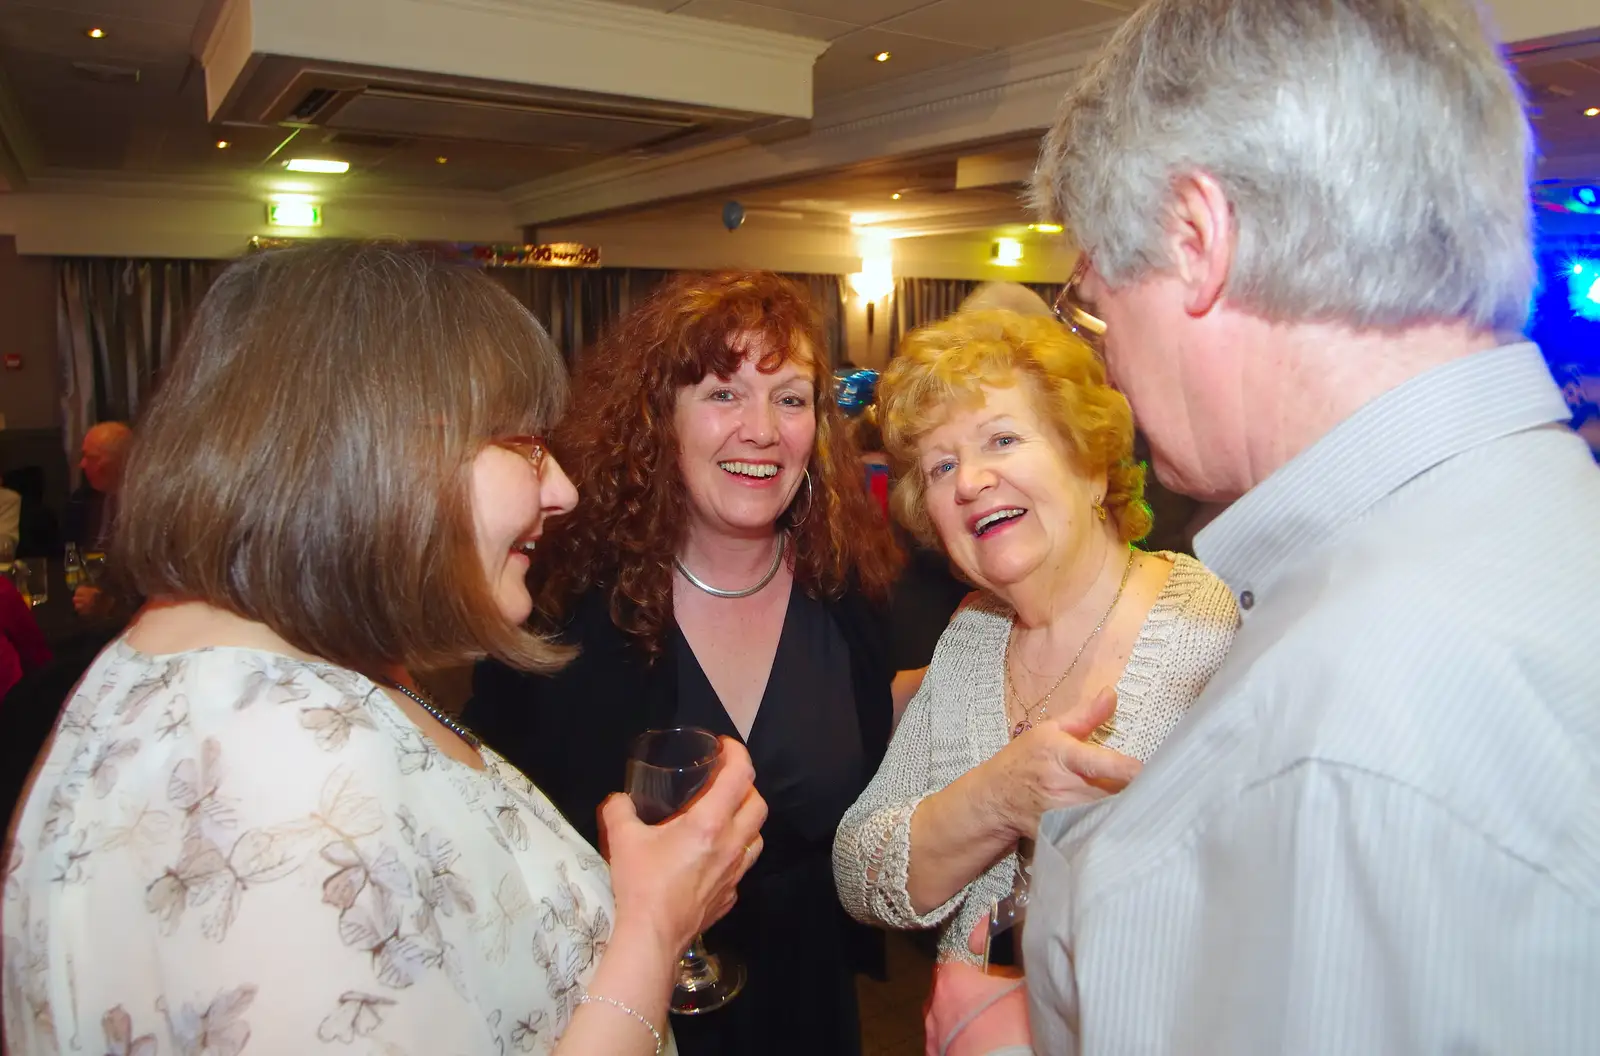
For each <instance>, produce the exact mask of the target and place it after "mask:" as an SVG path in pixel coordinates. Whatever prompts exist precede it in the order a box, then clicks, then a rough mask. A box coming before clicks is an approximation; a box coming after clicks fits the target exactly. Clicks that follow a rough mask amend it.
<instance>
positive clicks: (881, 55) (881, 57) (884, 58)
mask: <svg viewBox="0 0 1600 1056" xmlns="http://www.w3.org/2000/svg"><path fill="white" fill-rule="evenodd" d="M873 58H874V59H877V60H878V61H879V62H888V61H889V58H890V56H889V53H888V52H887V51H880V52H878V54H876V55H874V56H873Z"/></svg>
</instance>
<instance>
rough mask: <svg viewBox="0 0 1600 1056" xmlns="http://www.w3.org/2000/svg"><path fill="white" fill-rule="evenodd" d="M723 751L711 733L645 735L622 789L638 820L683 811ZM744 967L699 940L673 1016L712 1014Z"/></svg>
mask: <svg viewBox="0 0 1600 1056" xmlns="http://www.w3.org/2000/svg"><path fill="white" fill-rule="evenodd" d="M720 751H721V747H720V746H719V745H718V744H717V737H716V735H715V734H714V733H712V732H711V731H710V730H702V729H700V728H699V727H697V726H678V727H675V728H673V729H669V730H646V731H645V732H644V733H642V734H640V735H639V736H638V737H637V738H635V739H634V742H633V746H632V747H631V748H630V749H629V751H628V769H627V776H626V779H625V782H624V787H625V789H626V791H627V793H628V797H629V798H630V799H632V800H633V809H634V811H635V812H637V813H638V815H639V820H641V821H643V822H645V823H646V824H648V825H658V824H660V823H661V822H663V821H666V820H667V819H668V818H670V817H672V815H674V814H676V813H677V812H678V811H680V810H682V809H683V808H684V807H685V806H686V805H688V803H689V801H690V800H692V799H693V798H694V797H695V795H696V794H697V793H699V791H700V790H701V789H702V788H704V787H705V785H706V783H707V782H708V781H710V780H711V775H712V773H713V772H714V771H715V769H716V763H717V756H718V754H719V753H720ZM744 980H745V971H744V965H743V964H740V963H739V962H738V961H736V960H734V959H733V958H731V957H726V956H722V957H719V956H717V955H716V954H711V953H707V952H706V948H705V944H704V942H703V941H702V940H701V937H700V936H699V935H696V936H695V939H694V942H693V943H691V944H690V946H689V948H688V949H687V950H685V951H684V954H683V956H682V957H680V958H678V981H677V985H676V986H675V987H674V988H673V991H672V1006H671V1007H672V1011H674V1012H676V1013H678V1015H680V1016H695V1015H700V1014H701V1013H703V1012H711V1011H714V1010H716V1009H719V1008H721V1007H722V1006H723V1005H725V1004H727V1003H728V1002H729V1001H732V1000H733V999H734V997H735V995H737V994H738V993H739V991H740V990H741V989H743V988H744Z"/></svg>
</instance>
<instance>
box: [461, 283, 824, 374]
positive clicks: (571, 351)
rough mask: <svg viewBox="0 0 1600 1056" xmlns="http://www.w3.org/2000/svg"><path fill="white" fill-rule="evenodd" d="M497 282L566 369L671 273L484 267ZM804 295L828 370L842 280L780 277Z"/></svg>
mask: <svg viewBox="0 0 1600 1056" xmlns="http://www.w3.org/2000/svg"><path fill="white" fill-rule="evenodd" d="M487 274H488V275H489V276H490V277H491V278H493V279H494V280H495V281H496V282H499V283H500V284H501V285H502V286H504V287H505V288H506V289H507V290H509V291H511V293H512V295H513V296H515V297H516V298H517V299H518V300H520V301H522V303H523V304H526V305H527V306H528V309H529V310H530V311H532V312H533V314H534V316H535V317H537V318H538V320H539V321H540V322H541V323H543V324H544V325H545V329H547V330H549V331H550V336H551V338H552V339H554V341H555V343H556V347H557V348H559V349H560V350H561V354H562V356H564V357H565V358H566V360H567V362H568V363H569V364H571V363H572V362H573V360H574V359H575V357H576V356H577V355H578V354H579V353H580V352H582V351H583V350H584V349H586V348H588V347H590V346H591V345H593V344H594V343H595V342H596V341H597V340H599V338H600V335H601V333H602V332H603V331H604V330H605V329H606V328H607V327H609V326H610V325H611V324H613V323H615V322H616V321H617V320H619V319H621V318H622V317H623V316H624V315H626V314H628V312H630V311H632V310H633V308H634V307H636V306H637V305H638V304H639V303H640V302H641V301H643V300H644V299H645V298H647V297H649V296H650V294H651V293H653V292H654V291H655V288H656V287H657V286H659V285H661V283H662V282H664V281H666V279H667V278H668V277H669V276H671V275H673V274H676V273H675V272H671V271H664V270H660V269H656V268H571V269H566V268H489V269H487ZM782 274H783V275H784V277H785V278H788V279H792V280H793V281H794V282H796V283H798V284H799V285H800V286H801V287H802V288H804V289H805V290H806V291H807V292H808V293H809V294H810V295H811V299H812V301H813V302H814V303H815V304H816V306H817V308H818V310H819V311H820V312H821V314H822V328H823V339H824V342H825V343H826V345H827V348H826V349H825V350H824V354H825V356H826V361H827V364H828V366H829V367H832V366H833V365H834V364H836V363H838V362H839V358H840V357H841V356H842V355H843V354H844V347H845V333H844V328H845V316H844V304H845V301H844V298H845V293H844V288H845V278H844V276H843V275H810V274H793V273H788V272H784V273H782Z"/></svg>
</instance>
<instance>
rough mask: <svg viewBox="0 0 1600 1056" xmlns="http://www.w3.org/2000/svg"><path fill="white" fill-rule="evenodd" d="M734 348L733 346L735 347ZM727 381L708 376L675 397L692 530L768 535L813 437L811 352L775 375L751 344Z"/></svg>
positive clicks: (789, 498)
mask: <svg viewBox="0 0 1600 1056" xmlns="http://www.w3.org/2000/svg"><path fill="white" fill-rule="evenodd" d="M736 347H737V346H736ZM745 351H746V355H745V357H744V358H743V359H742V360H740V361H739V368H738V370H736V371H735V372H734V373H733V375H732V376H730V377H720V376H718V375H717V374H715V373H711V374H707V375H706V376H705V377H704V378H702V379H700V381H699V382H698V383H697V384H694V385H688V386H685V387H684V388H682V389H680V390H679V391H678V402H677V409H676V412H675V424H676V427H677V433H678V463H679V467H680V469H681V471H682V473H683V481H684V486H685V487H686V488H687V489H688V492H689V506H690V517H691V519H692V521H693V525H692V527H693V528H694V529H697V530H705V531H711V532H714V533H717V534H722V535H736V536H751V535H760V534H770V533H771V532H772V531H774V530H775V526H776V524H777V521H778V518H779V517H780V516H782V515H783V512H784V510H786V509H788V508H789V504H790V503H791V502H793V501H794V497H795V493H796V491H797V490H798V489H799V487H800V482H801V480H802V478H803V477H804V475H805V471H806V464H807V463H808V462H809V461H810V459H811V450H812V446H813V445H814V443H815V441H816V436H817V411H816V397H817V393H816V383H815V380H814V378H813V374H814V369H815V368H814V365H813V363H814V361H813V357H812V352H811V350H810V348H809V347H802V348H799V349H797V350H796V351H795V354H794V355H792V356H790V357H789V358H788V359H787V360H785V361H784V362H783V363H782V364H780V365H779V366H778V367H777V369H776V370H773V371H771V372H770V373H769V372H766V371H763V370H761V369H760V367H759V366H758V364H759V363H760V362H761V360H762V358H763V357H764V356H765V355H766V353H767V350H766V349H765V348H764V347H759V346H757V345H754V344H750V345H749V346H748V347H746V349H745Z"/></svg>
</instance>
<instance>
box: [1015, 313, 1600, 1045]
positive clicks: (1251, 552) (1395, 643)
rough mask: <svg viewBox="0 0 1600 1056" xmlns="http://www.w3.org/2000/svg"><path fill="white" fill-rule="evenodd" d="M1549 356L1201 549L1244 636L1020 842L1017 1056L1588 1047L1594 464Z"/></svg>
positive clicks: (1597, 687)
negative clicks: (1145, 747) (1133, 774)
mask: <svg viewBox="0 0 1600 1056" xmlns="http://www.w3.org/2000/svg"><path fill="white" fill-rule="evenodd" d="M1566 417H1567V411H1566V407H1565V405H1564V403H1563V402H1562V399H1561V395H1560V393H1559V391H1558V390H1557V389H1556V387H1555V385H1554V384H1553V383H1552V382H1551V380H1550V376H1549V374H1548V373H1547V371H1546V369H1545V366H1544V362H1543V360H1542V358H1541V357H1540V355H1539V352H1538V350H1537V349H1536V348H1535V347H1534V346H1532V345H1527V344H1522V345H1514V346H1507V347H1505V348H1500V349H1496V350H1494V351H1490V352H1484V353H1481V354H1478V355H1475V356H1471V357H1468V358H1466V359H1463V360H1459V361H1457V362H1454V363H1451V364H1449V365H1446V366H1443V367H1440V368H1438V369H1436V370H1433V371H1430V372H1428V373H1427V374H1424V375H1422V376H1420V377H1418V378H1416V379H1414V380H1412V381H1410V382H1409V383H1407V384H1405V385H1403V386H1401V387H1399V388H1397V389H1395V390H1393V391H1391V392H1389V393H1387V394H1385V395H1383V396H1381V397H1379V398H1378V399H1376V400H1374V401H1372V402H1371V403H1369V404H1368V405H1367V406H1365V407H1363V408H1362V409H1361V410H1360V411H1358V412H1357V413H1356V414H1354V415H1352V416H1351V417H1350V418H1348V419H1347V420H1345V421H1344V422H1343V423H1341V424H1340V425H1339V426H1337V427H1336V428H1335V429H1333V430H1332V431H1331V432H1329V433H1328V434H1327V435H1326V436H1325V437H1323V438H1322V439H1321V440H1320V441H1318V442H1317V443H1316V444H1315V445H1313V446H1312V447H1311V448H1309V449H1308V450H1307V451H1305V452H1304V453H1302V454H1301V455H1300V456H1299V457H1297V458H1295V459H1294V460H1292V461H1291V462H1289V463H1288V464H1287V465H1285V466H1284V467H1282V468H1281V469H1280V470H1279V471H1278V472H1277V473H1275V474H1273V475H1272V476H1271V477H1270V478H1268V479H1267V480H1266V481H1264V482H1263V483H1262V484H1261V485H1259V486H1258V487H1256V488H1255V489H1253V490H1252V491H1251V492H1249V493H1248V494H1247V495H1245V496H1244V497H1243V498H1241V499H1240V500H1239V501H1238V502H1237V503H1235V504H1234V505H1233V506H1232V507H1231V508H1230V509H1229V510H1228V511H1227V512H1226V513H1224V514H1223V515H1222V516H1221V517H1219V518H1218V519H1217V520H1216V521H1215V522H1214V523H1213V524H1212V525H1210V526H1209V527H1208V528H1207V529H1206V530H1205V531H1204V532H1202V533H1201V535H1200V537H1199V538H1198V539H1197V540H1196V549H1197V550H1198V551H1199V554H1200V557H1201V558H1202V559H1203V560H1204V561H1205V562H1206V564H1207V565H1208V566H1210V567H1211V568H1212V569H1213V570H1214V571H1215V572H1216V573H1217V574H1218V575H1219V576H1221V577H1222V579H1223V580H1224V581H1225V582H1226V583H1227V584H1228V585H1229V587H1230V589H1232V590H1233V591H1234V593H1235V596H1236V597H1237V598H1238V599H1239V608H1240V612H1241V616H1242V618H1243V625H1242V627H1241V629H1240V631H1239V633H1238V636H1237V637H1236V638H1235V640H1234V645H1233V651H1232V653H1231V654H1230V655H1229V657H1228V660H1227V661H1226V662H1225V663H1224V664H1223V666H1222V668H1221V670H1220V671H1218V672H1217V674H1216V675H1215V676H1214V677H1213V678H1212V680H1211V683H1210V685H1209V686H1208V688H1207V690H1206V692H1205V693H1204V694H1202V696H1201V697H1200V699H1199V700H1198V701H1196V703H1195V705H1194V707H1193V708H1192V709H1191V710H1190V713H1189V715H1188V716H1187V717H1186V718H1185V719H1184V721H1183V722H1182V723H1181V724H1180V725H1179V726H1178V728H1177V730H1175V731H1174V732H1173V734H1172V735H1171V736H1170V737H1169V738H1168V740H1167V741H1166V743H1165V744H1164V745H1163V746H1162V748H1161V750H1160V751H1159V752H1158V753H1157V754H1156V756H1155V758H1154V759H1153V760H1152V761H1151V762H1150V763H1149V764H1148V765H1147V766H1146V768H1145V770H1144V772H1143V774H1141V775H1140V777H1139V778H1138V780H1136V781H1135V782H1134V783H1133V784H1132V785H1131V786H1130V787H1129V788H1128V789H1127V790H1125V791H1124V792H1123V793H1122V794H1121V795H1119V796H1117V797H1115V798H1113V799H1111V800H1107V801H1105V802H1103V803H1102V804H1099V805H1097V806H1091V807H1086V808H1072V809H1068V810H1061V811H1055V812H1052V813H1051V814H1048V815H1046V817H1045V819H1044V822H1043V825H1042V826H1041V829H1040V837H1039V841H1038V845H1037V857H1036V860H1035V880H1034V898H1033V901H1032V904H1031V906H1030V907H1029V911H1028V912H1029V924H1028V928H1027V929H1026V935H1025V955H1026V958H1027V965H1028V977H1029V989H1030V1004H1031V1012H1032V1021H1033V1031H1034V1039H1035V1047H1036V1050H1037V1051H1038V1052H1041V1053H1051V1054H1061V1053H1072V1052H1084V1053H1135V1052H1137V1053H1165V1052H1181V1053H1205V1054H1211V1053H1226V1054H1230V1056H1233V1054H1255V1053H1260V1054H1267V1053H1272V1054H1279V1053H1292V1054H1296V1056H1299V1054H1318V1053H1330V1054H1332V1053H1339V1054H1345V1053H1349V1054H1362V1056H1369V1054H1378V1053H1406V1054H1413V1053H1447V1052H1448V1053H1517V1054H1523V1053H1580V1052H1589V1053H1593V1052H1600V468H1597V467H1596V466H1595V464H1594V462H1593V460H1591V459H1590V458H1589V453H1588V451H1587V450H1586V449H1585V447H1584V444H1583V441H1582V440H1580V439H1579V438H1578V437H1577V436H1575V435H1573V434H1572V433H1570V432H1569V431H1568V430H1566V429H1565V428H1563V427H1561V426H1560V425H1557V424H1555V423H1559V422H1562V421H1564V420H1565V419H1566Z"/></svg>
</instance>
